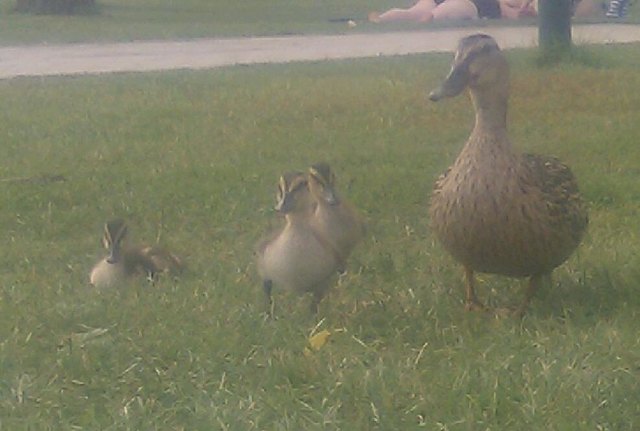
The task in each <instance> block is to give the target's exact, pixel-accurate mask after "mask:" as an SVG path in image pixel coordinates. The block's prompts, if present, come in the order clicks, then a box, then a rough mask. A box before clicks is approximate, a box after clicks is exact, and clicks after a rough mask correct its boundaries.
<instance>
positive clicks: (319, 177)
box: [309, 169, 325, 185]
mask: <svg viewBox="0 0 640 431" xmlns="http://www.w3.org/2000/svg"><path fill="white" fill-rule="evenodd" d="M309 175H310V176H311V177H313V179H314V180H316V181H317V182H319V183H320V184H322V185H324V183H325V181H324V178H322V175H320V174H319V173H318V171H316V170H315V169H312V170H310V171H309Z"/></svg>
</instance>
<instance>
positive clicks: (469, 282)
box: [464, 266, 487, 311]
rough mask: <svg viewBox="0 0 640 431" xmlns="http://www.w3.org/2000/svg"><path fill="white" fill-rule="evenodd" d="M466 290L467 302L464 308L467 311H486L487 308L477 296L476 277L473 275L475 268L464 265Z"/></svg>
mask: <svg viewBox="0 0 640 431" xmlns="http://www.w3.org/2000/svg"><path fill="white" fill-rule="evenodd" d="M464 291H465V303H464V309H465V310H467V311H478V310H479V311H485V310H486V309H487V308H486V307H485V306H484V305H483V304H482V303H481V302H480V301H479V300H478V297H477V296H476V279H475V276H474V275H473V269H471V268H469V267H468V266H465V267H464Z"/></svg>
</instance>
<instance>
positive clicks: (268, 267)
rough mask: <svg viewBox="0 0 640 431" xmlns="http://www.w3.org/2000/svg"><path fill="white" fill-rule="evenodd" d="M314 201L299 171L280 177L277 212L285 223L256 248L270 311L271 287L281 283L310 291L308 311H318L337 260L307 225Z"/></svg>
mask: <svg viewBox="0 0 640 431" xmlns="http://www.w3.org/2000/svg"><path fill="white" fill-rule="evenodd" d="M315 207H316V204H315V201H314V199H313V197H312V196H311V193H310V192H309V188H308V182H307V177H306V175H304V174H303V173H301V172H291V173H286V174H284V175H282V176H281V177H280V181H279V184H278V195H277V204H276V207H275V209H276V211H278V212H280V213H282V214H284V217H285V225H284V227H283V228H282V229H280V230H279V231H277V232H276V233H275V234H274V235H273V236H272V237H271V238H270V239H267V240H265V241H262V242H261V243H260V244H259V245H258V250H257V266H258V273H259V274H260V276H261V278H262V280H263V289H264V293H265V296H266V299H267V302H268V305H269V312H270V313H269V314H272V313H273V301H272V297H271V290H272V286H273V284H274V283H275V284H276V285H279V286H282V287H284V288H286V289H289V290H293V291H295V292H298V293H301V294H302V293H307V292H309V293H312V294H313V300H312V302H311V311H312V312H313V313H316V312H317V311H318V304H319V303H320V301H321V300H322V298H323V297H324V295H325V293H326V292H327V289H328V288H329V285H330V282H331V279H332V277H333V276H334V274H335V273H336V272H337V269H338V267H339V264H340V262H339V259H338V257H337V256H336V254H335V253H334V252H333V250H332V249H331V245H330V242H329V240H328V239H326V238H325V237H324V236H323V235H322V233H320V232H318V231H316V230H315V229H314V227H313V226H312V225H311V224H310V218H311V217H312V216H313V212H314V210H315Z"/></svg>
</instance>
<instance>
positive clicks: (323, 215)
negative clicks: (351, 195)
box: [308, 162, 365, 272]
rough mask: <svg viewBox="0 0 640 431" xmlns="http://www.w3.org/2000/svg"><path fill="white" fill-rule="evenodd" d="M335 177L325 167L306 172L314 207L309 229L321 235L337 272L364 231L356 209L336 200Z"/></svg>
mask: <svg viewBox="0 0 640 431" xmlns="http://www.w3.org/2000/svg"><path fill="white" fill-rule="evenodd" d="M335 182H336V177H335V174H334V173H333V171H332V170H331V167H330V166H329V164H327V163H324V162H321V163H316V164H314V165H312V166H311V167H310V168H309V172H308V183H309V191H310V192H311V195H312V196H313V197H314V198H315V202H316V204H317V205H316V207H315V211H314V214H313V217H312V219H311V224H312V226H313V227H314V228H315V229H316V230H317V231H318V232H322V234H323V237H326V238H327V240H328V241H329V242H330V245H331V249H332V250H333V251H334V253H335V254H336V256H337V260H338V261H339V262H340V267H339V268H338V269H339V271H340V272H344V271H345V270H346V260H347V258H348V257H349V255H350V254H351V252H352V251H353V249H354V247H355V246H356V245H357V244H358V243H359V242H360V241H361V240H362V238H363V236H364V233H365V227H364V223H363V221H362V218H361V217H360V215H359V214H358V212H357V211H356V209H355V208H354V207H353V206H352V205H351V204H350V203H349V202H347V201H346V200H344V199H341V198H340V197H339V196H338V193H337V190H336V185H335Z"/></svg>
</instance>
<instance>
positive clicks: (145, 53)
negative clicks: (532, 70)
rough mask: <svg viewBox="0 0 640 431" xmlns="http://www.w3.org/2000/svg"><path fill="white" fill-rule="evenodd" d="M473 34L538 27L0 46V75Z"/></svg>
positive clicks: (303, 55)
mask: <svg viewBox="0 0 640 431" xmlns="http://www.w3.org/2000/svg"><path fill="white" fill-rule="evenodd" d="M475 32H483V33H488V34H490V35H492V36H493V37H494V38H496V40H497V41H498V43H499V44H500V46H501V47H503V48H516V47H529V46H535V45H536V43H537V38H538V30H537V28H536V27H497V28H496V27H494V28H491V27H477V28H474V27H465V28H462V29H447V30H430V31H429V30H425V31H412V32H393V33H369V34H361V33H359V34H346V35H330V36H285V37H261V38H233V39H231V38H230V39H196V40H189V41H147V42H131V43H106V44H70V45H37V46H20V47H2V48H0V79H7V78H13V77H17V76H49V75H76V74H87V73H89V74H92V73H107V72H142V71H153V70H170V69H206V68H214V67H221V66H230V65H236V64H256V63H286V62H292V61H312V60H326V59H342V58H359V57H374V56H380V55H385V56H386V55H404V54H415V53H426V52H439V51H452V50H453V49H454V48H455V46H456V43H457V41H458V40H459V39H460V38H461V37H462V36H465V35H468V34H471V33H475ZM573 40H574V42H575V43H578V44H582V43H585V44H592V43H625V42H637V41H640V26H637V25H623V24H589V25H575V26H574V27H573Z"/></svg>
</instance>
